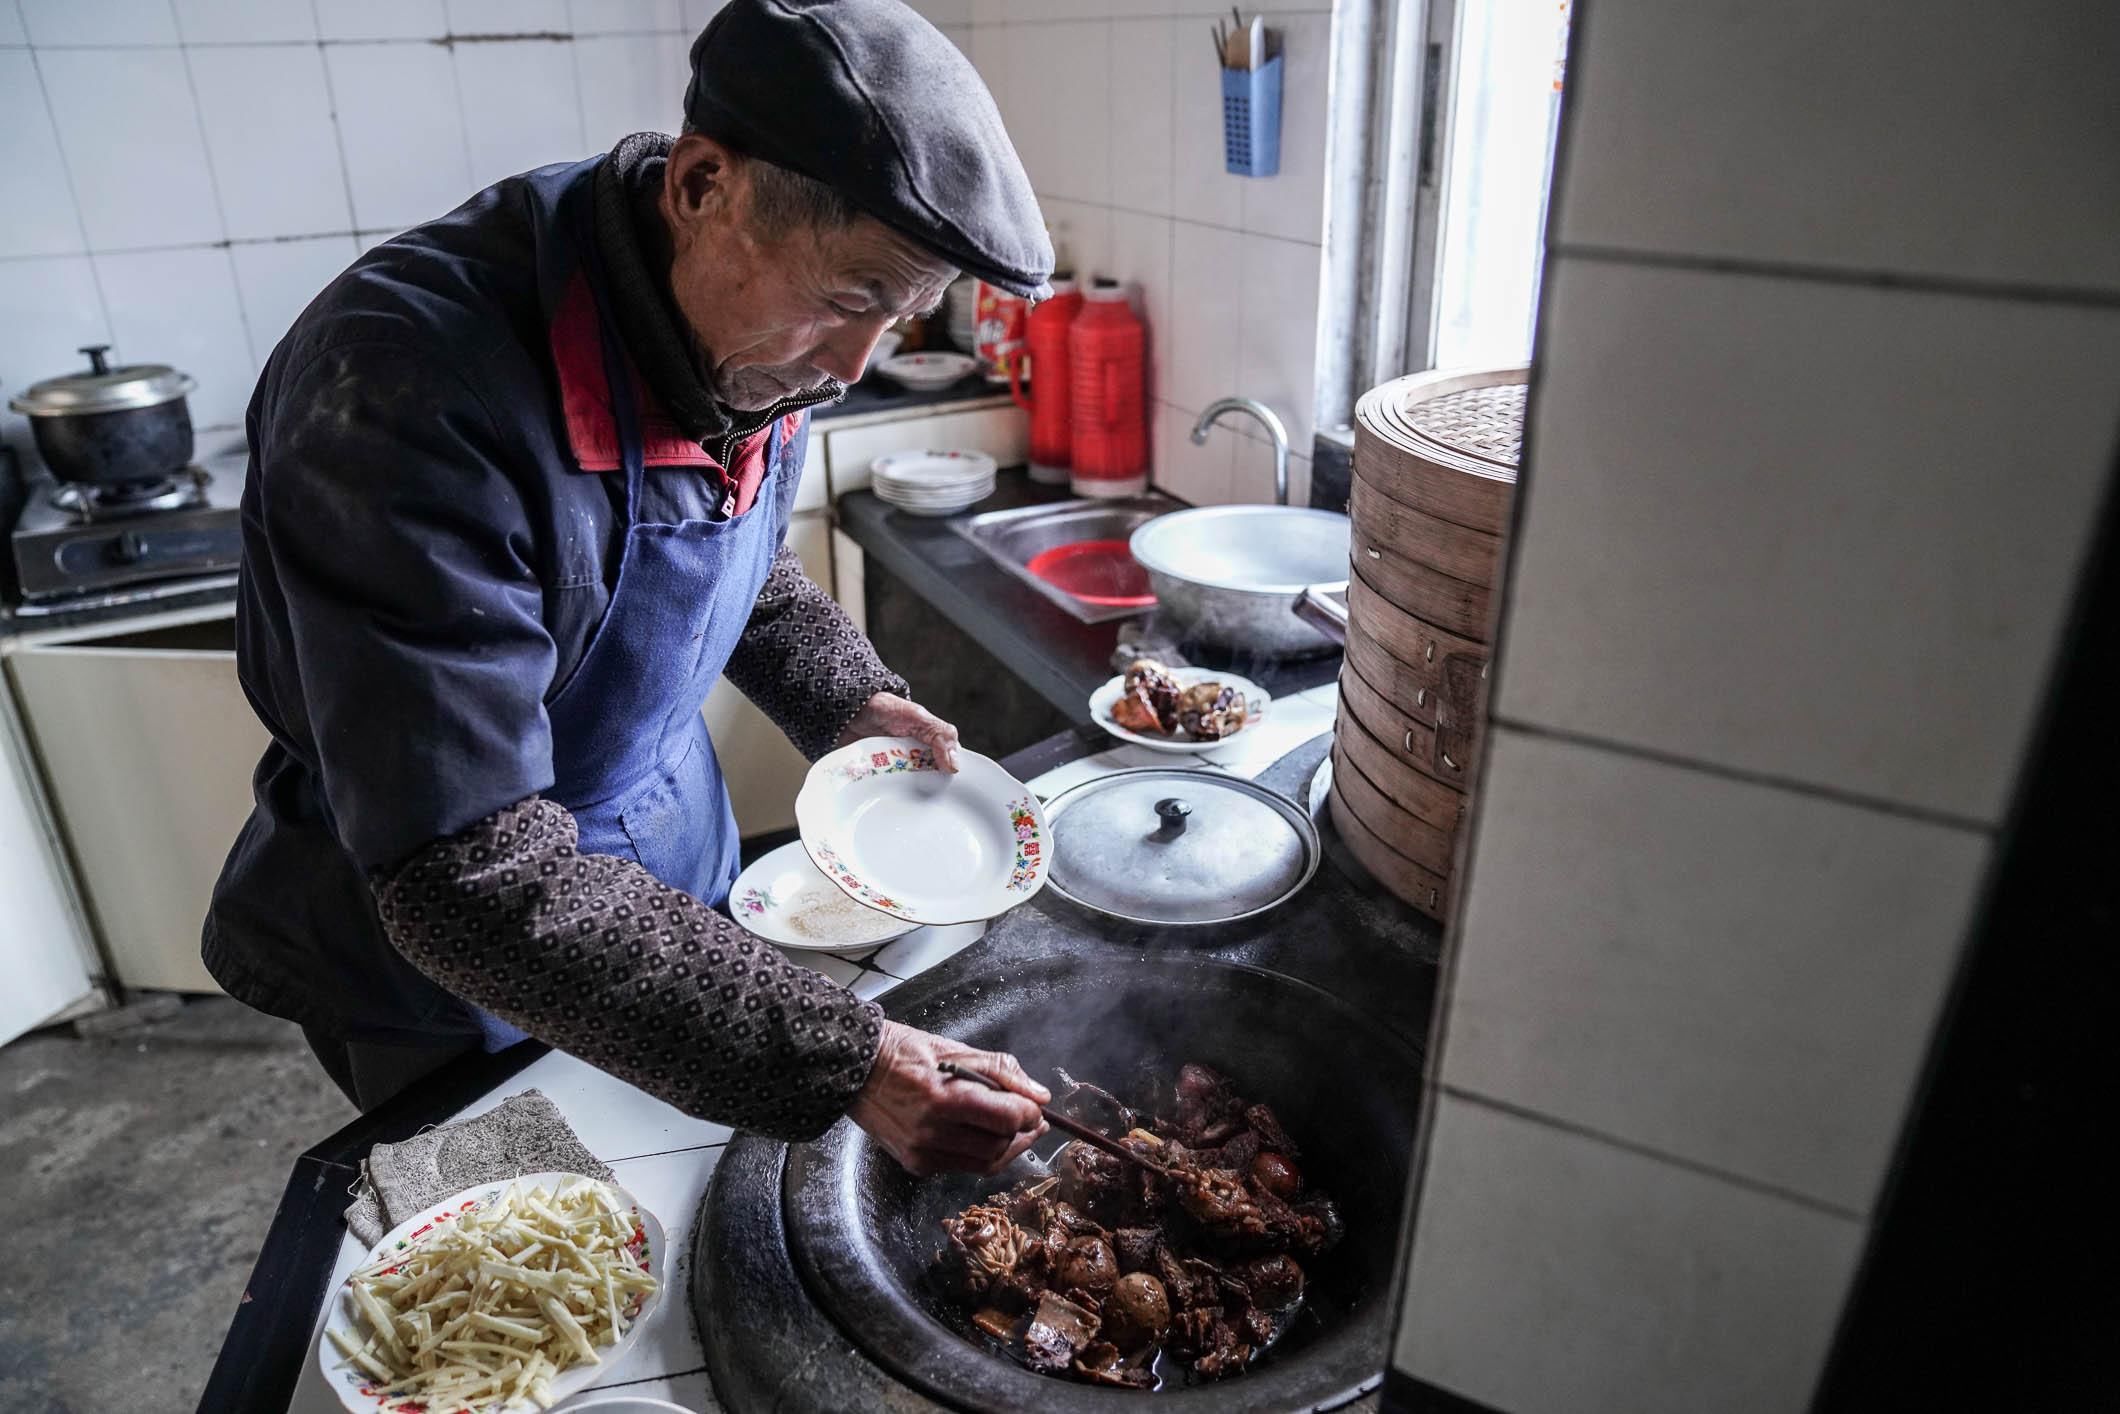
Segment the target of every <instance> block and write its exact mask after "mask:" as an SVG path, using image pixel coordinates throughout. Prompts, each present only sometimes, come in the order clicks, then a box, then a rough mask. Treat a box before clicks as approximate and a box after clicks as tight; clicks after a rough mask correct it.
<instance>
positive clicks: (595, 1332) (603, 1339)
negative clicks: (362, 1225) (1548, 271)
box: [317, 1173, 664, 1414]
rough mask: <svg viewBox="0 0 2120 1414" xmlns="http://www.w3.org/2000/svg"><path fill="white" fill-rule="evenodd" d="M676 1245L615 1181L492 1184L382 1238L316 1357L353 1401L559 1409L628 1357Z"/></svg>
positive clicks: (524, 1413)
mask: <svg viewBox="0 0 2120 1414" xmlns="http://www.w3.org/2000/svg"><path fill="white" fill-rule="evenodd" d="M663 1247H664V1242H663V1230H662V1224H661V1223H659V1222H657V1221H656V1220H655V1215H654V1214H653V1213H651V1212H649V1211H648V1210H647V1209H646V1208H643V1207H642V1206H641V1205H640V1204H639V1203H638V1202H636V1201H634V1199H633V1196H632V1195H631V1194H629V1193H627V1192H626V1191H625V1190H624V1189H623V1188H620V1187H618V1186H617V1185H615V1184H609V1183H600V1182H598V1181H597V1180H595V1179H593V1178H586V1177H584V1176H582V1175H580V1174H572V1173H533V1174H525V1175H524V1176H522V1177H520V1178H515V1179H509V1180H505V1181H501V1182H495V1183H485V1184H481V1185H479V1186H478V1187H476V1188H471V1189H466V1190H465V1191H464V1192H462V1193H459V1194H457V1195H456V1196H455V1197H453V1198H450V1199H447V1200H446V1201H444V1202H441V1203H437V1204H435V1205H434V1206H433V1207H431V1208H429V1209H427V1211H426V1212H424V1213H422V1214H420V1215H419V1216H418V1217H416V1218H413V1219H412V1220H411V1221H409V1222H406V1223H404V1224H403V1225H401V1226H400V1227H398V1228H397V1229H396V1230H395V1231H393V1232H391V1233H390V1234H389V1235H388V1236H387V1237H385V1238H384V1239H383V1240H382V1242H380V1243H379V1244H377V1246H376V1248H375V1250H374V1251H372V1252H371V1253H369V1255H368V1259H367V1260H366V1261H364V1262H363V1263H362V1264H361V1265H360V1266H359V1267H357V1268H355V1270H354V1272H353V1274H352V1275H351V1276H349V1277H348V1278H347V1279H346V1281H345V1283H344V1284H343V1285H341V1286H340V1288H339V1289H338V1290H337V1291H336V1292H335V1293H333V1296H332V1302H333V1304H332V1308H331V1310H330V1311H329V1312H327V1313H326V1316H325V1321H324V1333H323V1335H322V1336H321V1337H320V1338H319V1340H318V1342H317V1362H318V1364H319V1365H320V1366H321V1367H322V1369H323V1372H324V1380H325V1383H326V1384H328V1385H329V1386H330V1387H331V1389H332V1390H333V1392H335V1393H336V1394H337V1395H338V1397H339V1402H340V1403H341V1404H343V1405H345V1407H346V1408H347V1409H349V1410H352V1411H354V1414H420V1411H425V1412H426V1414H432V1411H434V1410H442V1409H446V1410H451V1411H459V1410H461V1411H464V1414H528V1411H531V1410H538V1409H548V1408H550V1407H551V1406H552V1405H554V1404H556V1403H558V1402H559V1401H560V1400H562V1399H565V1398H567V1397H568V1396H569V1395H571V1394H574V1393H576V1392H577V1391H579V1390H581V1389H584V1388H586V1387H587V1386H589V1385H591V1384H593V1383H595V1382H596V1381H598V1380H600V1379H605V1378H608V1377H609V1376H610V1374H611V1372H612V1369H613V1367H614V1366H616V1365H617V1364H618V1363H619V1361H621V1360H623V1359H624V1358H625V1355H626V1352H627V1351H628V1350H629V1349H630V1348H631V1347H632V1345H633V1342H634V1340H635V1338H636V1337H638V1336H639V1334H640V1330H641V1327H642V1326H643V1325H644V1324H646V1322H647V1319H648V1317H649V1316H650V1315H651V1314H652V1313H653V1312H654V1310H655V1306H656V1303H657V1301H658V1300H659V1299H660V1297H661V1294H662V1289H663V1276H662V1274H663V1268H664V1253H663Z"/></svg>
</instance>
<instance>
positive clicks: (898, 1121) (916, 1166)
mask: <svg viewBox="0 0 2120 1414" xmlns="http://www.w3.org/2000/svg"><path fill="white" fill-rule="evenodd" d="M946 1060H947V1061H955V1062H956V1063H957V1064H959V1065H961V1066H964V1067H966V1068H968V1069H971V1070H976V1071H978V1072H979V1073H980V1074H982V1075H985V1076H987V1077H988V1078H990V1079H992V1080H994V1081H995V1082H997V1083H998V1084H1000V1085H1003V1086H1005V1087H1007V1088H1006V1090H989V1089H987V1088H986V1087H985V1086H984V1085H980V1084H978V1083H977V1082H975V1081H970V1080H953V1079H951V1078H950V1077H949V1076H947V1075H945V1074H943V1072H942V1071H940V1070H938V1069H936V1063H937V1062H939V1061H946ZM1052 1098H1053V1096H1052V1092H1051V1091H1049V1090H1047V1089H1046V1088H1045V1087H1044V1086H1043V1085H1040V1084H1039V1083H1038V1082H1037V1081H1035V1080H1033V1079H1031V1078H1030V1077H1029V1076H1028V1075H1026V1074H1024V1073H1023V1067H1022V1066H1020V1065H1018V1064H1017V1063H1016V1058H1015V1057H1014V1056H1011V1055H1006V1054H1004V1053H1002V1052H999V1051H980V1050H974V1049H973V1048H972V1047H970V1046H966V1045H961V1044H959V1043H958V1042H956V1041H949V1040H945V1039H943V1038H942V1037H940V1036H933V1035H930V1034H928V1033H927V1032H925V1031H918V1030H915V1029H914V1028H913V1027H910V1026H901V1025H899V1024H898V1023H897V1022H895V1021H886V1022H885V1023H884V1024H883V1047H882V1049H881V1050H879V1051H878V1052H877V1053H876V1064H875V1067H874V1068H873V1069H872V1070H870V1072H869V1079H868V1083H867V1084H866V1085H864V1086H863V1087H862V1089H861V1094H860V1095H859V1096H858V1097H857V1098H856V1099H855V1101H854V1104H853V1107H852V1108H851V1109H849V1110H848V1111H847V1115H848V1117H849V1118H850V1119H852V1120H853V1121H854V1123H856V1124H858V1125H860V1126H861V1127H862V1128H863V1129H865V1130H867V1131H868V1132H869V1134H870V1135H871V1136H872V1137H873V1138H874V1139H875V1140H876V1142H877V1143H879V1144H881V1145H882V1146H883V1147H884V1149H885V1150H886V1151H887V1152H888V1153H889V1154H890V1156H891V1157H892V1158H894V1159H896V1160H898V1162H899V1163H900V1164H902V1165H904V1166H905V1169H906V1171H907V1172H909V1173H912V1174H916V1175H919V1176H921V1177H925V1176H927V1175H929V1174H936V1173H957V1172H961V1173H979V1174H989V1173H995V1172H998V1171H999V1170H1001V1169H1002V1168H1004V1167H1006V1166H1007V1165H1008V1164H1009V1163H1010V1162H1011V1161H1012V1160H1014V1159H1015V1157H1016V1156H1017V1155H1018V1154H1020V1153H1022V1152H1023V1151H1024V1150H1025V1149H1028V1148H1029V1147H1030V1146H1031V1145H1032V1144H1034V1143H1036V1142H1037V1140H1038V1138H1039V1136H1041V1135H1043V1134H1044V1133H1045V1132H1046V1125H1045V1118H1044V1116H1042V1115H1041V1114H1039V1112H1038V1107H1039V1106H1040V1105H1044V1104H1048V1103H1050V1102H1051V1100H1052Z"/></svg>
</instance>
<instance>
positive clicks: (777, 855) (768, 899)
mask: <svg viewBox="0 0 2120 1414" xmlns="http://www.w3.org/2000/svg"><path fill="white" fill-rule="evenodd" d="M729 912H730V913H731V914H732V915H734V917H735V919H736V921H737V922H738V923H741V924H742V925H743V926H744V927H745V928H746V929H747V930H749V931H750V932H752V933H755V934H756V935H758V936H759V937H761V938H764V939H765V940H766V941H767V942H769V943H778V944H780V946H782V947H784V948H826V949H829V948H839V949H842V950H845V949H853V948H872V947H875V946H876V945H877V944H878V943H887V942H889V941H890V940H891V939H893V938H902V937H904V936H905V935H906V934H907V933H910V932H912V931H913V930H914V929H915V928H917V927H919V926H920V925H919V924H917V923H908V922H906V921H905V920H904V919H902V918H899V917H897V916H896V915H894V914H889V913H885V912H884V911H883V910H882V909H879V908H871V907H869V906H868V905H867V904H865V903H863V902H861V901H860V900H859V899H857V898H854V897H853V896H851V895H849V894H844V893H841V892H840V891H839V888H838V886H837V885H835V884H834V883H833V882H832V881H831V880H830V879H827V878H826V877H825V876H824V875H823V874H822V873H821V872H820V871H819V870H818V868H817V866H816V865H814V864H812V863H810V856H809V855H808V854H806V853H804V852H803V848H802V842H801V841H800V840H797V841H796V842H795V843H793V844H784V845H782V846H781V847H780V848H779V849H776V850H774V851H773V852H772V853H770V854H766V855H761V856H760V857H759V858H757V859H754V860H752V861H751V867H750V868H748V869H746V870H744V871H743V873H741V874H739V875H737V876H736V887H735V888H733V889H730V890H729Z"/></svg>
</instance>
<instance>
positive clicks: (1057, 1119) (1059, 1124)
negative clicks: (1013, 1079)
mask: <svg viewBox="0 0 2120 1414" xmlns="http://www.w3.org/2000/svg"><path fill="white" fill-rule="evenodd" d="M935 1068H936V1069H937V1070H940V1071H941V1072H942V1073H943V1074H944V1075H950V1076H955V1077H956V1078H957V1079H959V1080H969V1081H971V1082H973V1083H974V1084H977V1085H984V1086H985V1087H986V1088H987V1089H989V1090H1001V1091H1004V1092H1006V1093H1008V1094H1011V1095H1013V1094H1015V1093H1016V1092H1015V1091H1013V1090H1010V1089H1009V1088H1008V1087H1007V1086H1006V1085H1003V1084H1002V1083H1001V1082H1000V1081H998V1080H995V1079H993V1078H992V1077H990V1076H986V1075H981V1074H980V1073H979V1072H978V1071H976V1070H973V1069H972V1068H971V1067H970V1066H965V1065H959V1064H957V1062H955V1061H937V1062H935ZM1038 1110H1039V1112H1040V1113H1041V1114H1043V1115H1044V1116H1045V1122H1046V1123H1047V1124H1050V1125H1051V1126H1052V1127H1053V1128H1055V1129H1058V1130H1061V1131H1063V1132H1064V1133H1068V1134H1072V1135H1074V1136H1075V1137H1076V1138H1077V1139H1080V1140H1081V1141H1082V1142H1083V1143H1085V1144H1088V1145H1090V1146H1091V1147H1092V1148H1097V1149H1102V1150H1103V1151H1104V1152H1105V1153H1107V1154H1110V1155H1111V1156H1112V1157H1113V1158H1115V1159H1124V1160H1126V1162H1128V1163H1130V1164H1139V1165H1140V1166H1141V1167H1142V1168H1145V1169H1147V1170H1148V1171H1149V1172H1150V1173H1156V1174H1161V1175H1162V1176H1163V1177H1165V1178H1169V1177H1170V1176H1171V1172H1170V1170H1169V1169H1167V1168H1165V1167H1164V1166H1163V1165H1162V1164H1159V1163H1157V1162H1156V1161H1155V1160H1154V1159H1150V1158H1144V1157H1142V1156H1141V1155H1139V1154H1137V1153H1135V1152H1134V1151H1133V1150H1131V1149H1129V1148H1127V1147H1126V1146H1125V1145H1123V1144H1121V1143H1120V1142H1119V1141H1118V1140H1116V1139H1113V1138H1111V1137H1110V1136H1108V1135H1105V1134H1100V1133H1098V1132H1097V1131H1096V1130H1094V1129H1091V1128H1090V1127H1089V1126H1088V1125H1086V1124H1083V1123H1082V1122H1081V1121H1079V1120H1073V1119H1069V1118H1068V1117H1067V1116H1066V1115H1064V1114H1062V1113H1060V1112H1059V1111H1058V1110H1056V1109H1054V1108H1053V1107H1052V1106H1050V1105H1040V1106H1038Z"/></svg>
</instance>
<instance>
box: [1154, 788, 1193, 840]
mask: <svg viewBox="0 0 2120 1414" xmlns="http://www.w3.org/2000/svg"><path fill="white" fill-rule="evenodd" d="M1191 814H1192V807H1191V806H1190V805H1188V804H1186V803H1185V802H1184V801H1182V800H1179V799H1178V798H1177V797H1176V796H1168V797H1165V798H1164V799H1162V800H1159V801H1157V802H1156V818H1157V819H1158V820H1160V821H1162V823H1161V824H1160V825H1158V826H1157V827H1156V833H1155V838H1157V839H1159V840H1171V839H1176V838H1177V837H1178V836H1179V835H1182V834H1184V833H1185V819H1186V817H1187V816H1189V815H1191Z"/></svg>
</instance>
